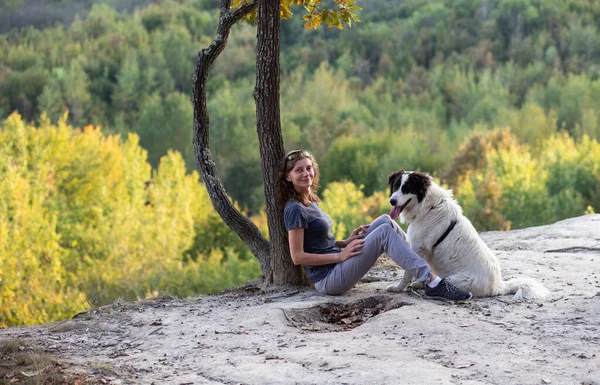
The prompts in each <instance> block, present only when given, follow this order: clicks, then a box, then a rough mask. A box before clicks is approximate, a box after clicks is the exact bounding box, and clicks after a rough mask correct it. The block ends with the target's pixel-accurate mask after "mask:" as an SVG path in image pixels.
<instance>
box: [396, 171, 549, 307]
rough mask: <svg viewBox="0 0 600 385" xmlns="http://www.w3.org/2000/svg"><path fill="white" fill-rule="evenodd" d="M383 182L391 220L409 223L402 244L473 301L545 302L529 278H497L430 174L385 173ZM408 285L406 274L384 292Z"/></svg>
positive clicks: (483, 248)
mask: <svg viewBox="0 0 600 385" xmlns="http://www.w3.org/2000/svg"><path fill="white" fill-rule="evenodd" d="M388 184H389V186H390V204H391V205H392V206H393V207H392V210H391V212H390V217H391V218H392V219H394V220H395V219H397V218H398V217H399V216H400V220H401V222H402V223H407V224H408V232H407V242H408V243H409V245H410V247H411V249H412V250H413V251H414V252H415V253H417V254H418V255H419V256H421V257H423V258H424V259H425V260H426V261H427V263H428V264H429V266H430V267H431V269H432V270H433V272H434V273H435V274H436V275H438V276H440V277H446V278H447V279H448V280H449V281H450V283H452V284H453V285H455V286H456V287H458V288H460V289H463V290H468V291H470V292H471V293H472V294H473V297H491V296H498V295H505V294H511V293H515V295H514V297H513V299H514V300H519V301H537V300H544V299H545V298H547V296H548V295H549V291H548V289H546V288H545V287H544V286H543V285H542V284H541V283H539V282H537V281H535V280H533V279H531V278H514V279H510V280H508V281H503V280H502V273H501V269H500V263H499V261H498V259H497V258H496V256H495V255H494V253H493V252H492V250H490V248H489V247H488V246H487V245H486V244H485V243H484V242H483V240H482V239H481V238H480V237H479V234H478V233H477V230H475V228H474V227H473V225H472V224H471V221H469V219H467V217H465V216H464V215H463V212H462V208H461V207H460V205H459V204H458V202H457V201H456V200H455V199H454V198H453V194H452V191H450V190H446V189H444V188H442V187H440V186H439V185H437V184H436V183H435V182H434V180H433V178H432V177H431V176H430V175H428V174H425V173H421V172H405V171H404V170H399V171H396V172H394V173H393V174H392V175H390V177H389V180H388ZM411 281H412V276H411V274H410V273H407V272H405V273H404V277H403V279H402V280H401V281H400V283H399V284H397V285H391V286H390V287H388V291H394V292H399V291H403V290H405V289H406V288H407V286H408V285H409V284H410V283H411ZM413 287H415V285H413Z"/></svg>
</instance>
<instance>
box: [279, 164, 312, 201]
mask: <svg viewBox="0 0 600 385" xmlns="http://www.w3.org/2000/svg"><path fill="white" fill-rule="evenodd" d="M285 179H286V180H287V181H288V182H292V184H293V185H294V190H296V192H298V193H307V192H309V190H310V186H312V184H313V180H314V179H315V169H314V168H313V164H312V161H311V160H310V159H309V158H302V159H300V160H298V161H297V162H296V163H295V164H294V167H293V168H292V169H291V170H290V171H288V173H287V174H286V176H285Z"/></svg>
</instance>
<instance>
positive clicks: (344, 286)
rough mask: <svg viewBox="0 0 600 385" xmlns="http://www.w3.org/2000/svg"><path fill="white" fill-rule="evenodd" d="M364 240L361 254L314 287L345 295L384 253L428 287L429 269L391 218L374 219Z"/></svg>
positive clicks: (326, 291) (321, 290) (342, 263)
mask: <svg viewBox="0 0 600 385" xmlns="http://www.w3.org/2000/svg"><path fill="white" fill-rule="evenodd" d="M364 239H365V244H364V247H363V250H362V253H361V254H358V255H356V256H354V257H351V258H348V259H347V260H345V261H344V262H340V263H338V264H337V265H335V267H334V268H333V269H332V270H331V271H330V272H329V274H327V276H326V277H325V278H323V279H322V280H320V281H319V282H317V283H315V288H316V289H317V291H318V292H319V293H323V294H332V295H337V294H342V293H345V292H346V291H348V290H349V289H350V288H352V286H354V285H355V284H356V283H357V282H358V281H359V280H360V279H361V278H362V277H364V275H365V274H367V272H368V271H369V269H370V268H371V267H372V266H373V265H374V264H375V261H377V258H379V256H380V255H381V254H383V253H384V252H386V253H387V254H388V255H389V256H390V258H391V259H392V260H393V261H394V262H396V263H397V264H398V265H400V267H401V268H403V269H404V270H405V271H408V272H409V273H411V274H412V276H413V277H414V279H415V280H417V281H421V282H425V283H426V282H428V281H429V280H430V279H431V274H432V272H431V269H430V268H429V265H427V262H425V260H424V259H423V258H421V257H419V256H418V255H417V254H416V253H415V252H414V251H412V250H411V248H410V247H409V246H408V244H407V243H406V234H405V233H404V231H402V229H401V228H400V226H398V224H397V223H396V222H395V221H394V220H392V218H390V216H389V215H382V216H380V217H379V218H377V219H375V220H374V221H373V222H372V223H371V226H370V227H369V228H368V229H367V232H366V235H365V238H364Z"/></svg>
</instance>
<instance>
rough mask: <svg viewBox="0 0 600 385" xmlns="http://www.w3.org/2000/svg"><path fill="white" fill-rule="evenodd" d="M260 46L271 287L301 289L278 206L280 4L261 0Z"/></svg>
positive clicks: (259, 111) (259, 107) (258, 91)
mask: <svg viewBox="0 0 600 385" xmlns="http://www.w3.org/2000/svg"><path fill="white" fill-rule="evenodd" d="M257 16H258V17H257V21H258V29H257V45H256V87H255V88H254V99H255V101H256V130H257V132H258V141H259V147H260V156H261V163H262V171H263V179H264V182H265V197H266V211H267V222H268V226H269V243H270V253H269V254H270V259H271V272H272V276H271V277H269V276H266V275H265V281H266V283H267V284H274V285H301V284H303V283H305V279H304V275H303V273H302V268H301V267H299V266H295V265H294V264H293V263H292V258H291V257H290V251H289V246H288V240H287V232H286V231H285V227H284V223H283V210H282V208H281V207H280V206H279V204H278V202H277V196H276V189H275V185H276V183H275V181H276V177H277V172H278V171H279V162H280V161H281V159H282V158H283V156H284V155H285V153H284V148H283V136H282V134H281V121H280V117H279V49H280V47H279V44H280V41H279V32H280V25H279V21H280V14H279V0H258V15H257Z"/></svg>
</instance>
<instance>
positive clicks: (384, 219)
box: [365, 214, 406, 241]
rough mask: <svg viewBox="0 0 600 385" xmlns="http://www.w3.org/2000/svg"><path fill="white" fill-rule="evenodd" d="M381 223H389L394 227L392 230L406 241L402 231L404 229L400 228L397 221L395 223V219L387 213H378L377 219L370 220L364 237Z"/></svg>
mask: <svg viewBox="0 0 600 385" xmlns="http://www.w3.org/2000/svg"><path fill="white" fill-rule="evenodd" d="M381 225H390V226H392V227H393V228H394V231H395V232H397V233H398V235H400V238H402V239H403V240H404V241H406V233H405V232H404V230H402V228H401V227H400V225H398V223H396V221H395V220H393V219H392V218H391V217H390V216H389V215H387V214H383V215H380V216H379V217H378V218H377V219H375V220H374V221H373V222H371V225H370V226H369V228H368V229H367V232H366V234H365V237H366V236H367V235H369V234H370V233H371V232H372V231H373V230H375V229H376V228H378V227H379V226H381Z"/></svg>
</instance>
